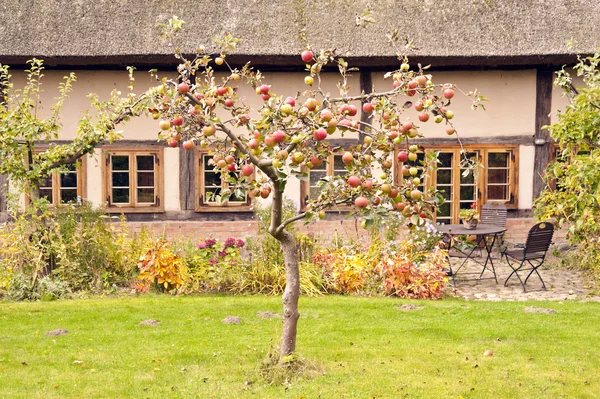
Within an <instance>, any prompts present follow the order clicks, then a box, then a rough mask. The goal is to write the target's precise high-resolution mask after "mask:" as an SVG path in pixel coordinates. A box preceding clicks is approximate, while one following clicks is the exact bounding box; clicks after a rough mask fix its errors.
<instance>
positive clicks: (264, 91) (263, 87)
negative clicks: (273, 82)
mask: <svg viewBox="0 0 600 399" xmlns="http://www.w3.org/2000/svg"><path fill="white" fill-rule="evenodd" d="M270 88H271V87H270V86H269V85H261V86H260V87H259V88H258V89H259V90H260V94H269V89H270Z"/></svg>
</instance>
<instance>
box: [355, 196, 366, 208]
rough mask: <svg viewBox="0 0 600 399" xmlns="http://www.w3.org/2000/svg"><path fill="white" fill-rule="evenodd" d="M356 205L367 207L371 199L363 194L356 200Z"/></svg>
mask: <svg viewBox="0 0 600 399" xmlns="http://www.w3.org/2000/svg"><path fill="white" fill-rule="evenodd" d="M354 205H356V207H357V208H366V207H367V206H369V200H368V199H366V198H365V197H362V196H361V197H358V198H356V199H355V200H354Z"/></svg>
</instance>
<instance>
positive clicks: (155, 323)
mask: <svg viewBox="0 0 600 399" xmlns="http://www.w3.org/2000/svg"><path fill="white" fill-rule="evenodd" d="M159 324H160V322H159V321H156V320H152V319H148V320H144V321H140V326H150V327H156V326H158V325H159Z"/></svg>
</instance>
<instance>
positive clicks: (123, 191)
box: [112, 188, 129, 204]
mask: <svg viewBox="0 0 600 399" xmlns="http://www.w3.org/2000/svg"><path fill="white" fill-rule="evenodd" d="M112 202H113V204H128V203H129V189H128V188H113V190H112Z"/></svg>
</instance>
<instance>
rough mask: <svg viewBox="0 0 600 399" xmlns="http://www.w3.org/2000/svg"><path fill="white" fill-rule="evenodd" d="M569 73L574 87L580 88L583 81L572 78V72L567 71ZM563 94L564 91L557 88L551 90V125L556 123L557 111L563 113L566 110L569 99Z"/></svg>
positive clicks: (578, 78)
mask: <svg viewBox="0 0 600 399" xmlns="http://www.w3.org/2000/svg"><path fill="white" fill-rule="evenodd" d="M569 73H570V74H571V76H572V78H573V84H574V85H575V87H577V88H579V87H582V86H583V79H582V78H581V77H580V76H574V72H573V70H569ZM564 94H565V92H564V90H562V89H560V88H558V87H553V88H552V112H551V114H550V123H551V124H554V123H556V122H558V117H557V111H558V110H560V111H564V110H565V109H566V108H567V105H569V99H568V97H567V96H565V95H564Z"/></svg>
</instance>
